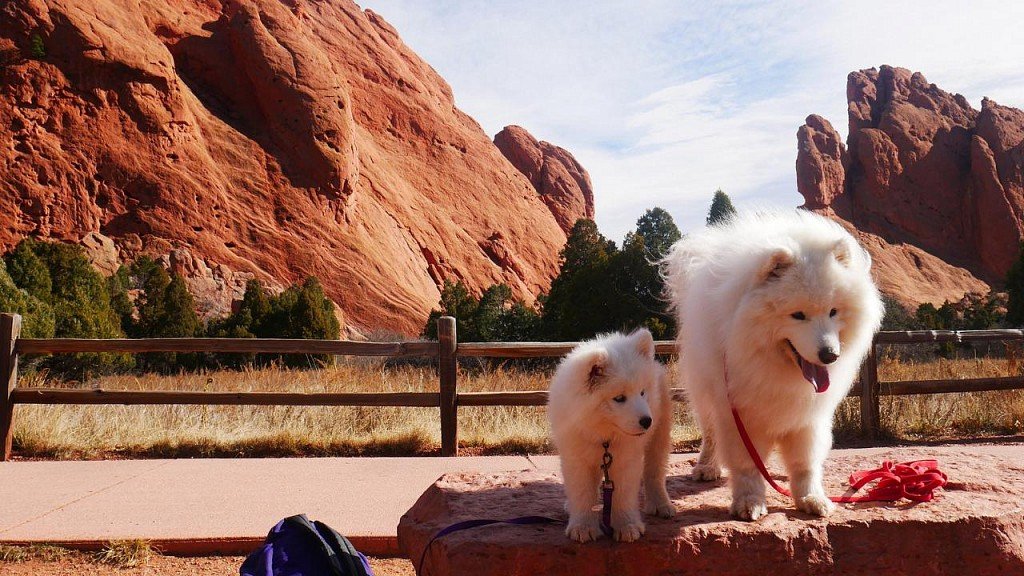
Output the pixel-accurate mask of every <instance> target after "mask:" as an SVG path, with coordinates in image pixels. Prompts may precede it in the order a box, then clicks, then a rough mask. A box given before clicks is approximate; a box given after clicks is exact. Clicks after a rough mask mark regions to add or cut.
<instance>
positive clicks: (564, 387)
mask: <svg viewBox="0 0 1024 576" xmlns="http://www.w3.org/2000/svg"><path fill="white" fill-rule="evenodd" d="M667 380H668V378H667V377H666V374H665V368H664V367H663V366H662V365H661V363H659V362H658V361H657V360H656V359H655V358H654V339H653V338H652V337H651V333H650V332H648V331H647V330H638V331H636V332H634V333H632V334H629V335H624V334H620V333H615V334H608V335H604V336H600V337H598V338H596V339H594V340H590V341H587V342H582V343H580V345H579V346H577V347H576V348H575V349H573V351H572V352H570V353H569V354H568V355H567V356H566V357H565V359H563V360H562V362H561V363H560V364H559V365H558V369H557V370H556V371H555V374H554V376H553V378H552V380H551V388H550V391H549V393H548V394H549V395H548V421H549V422H550V423H551V431H552V438H553V440H554V444H555V447H556V448H557V449H558V454H559V456H560V459H561V465H562V478H563V481H564V483H565V495H566V504H565V508H566V511H567V512H568V513H569V525H568V527H567V528H566V530H565V533H566V535H567V536H569V538H572V539H573V540H576V541H578V542H587V541H589V540H594V539H596V538H598V537H599V536H600V535H601V525H600V512H599V511H597V510H595V509H594V505H595V504H596V503H598V501H599V486H600V484H601V482H602V480H603V476H602V472H601V463H602V458H603V456H604V448H603V446H602V445H603V443H605V442H608V451H609V453H610V454H611V455H612V464H611V466H610V468H609V476H610V479H611V481H612V482H614V483H615V489H614V492H613V494H612V506H611V525H612V529H613V530H614V535H615V539H616V540H619V541H623V542H632V541H634V540H636V539H637V538H639V537H640V536H642V535H643V533H644V530H645V526H644V521H643V517H642V515H641V514H640V488H641V485H642V486H643V491H644V511H645V512H647V513H648V514H656V515H658V516H661V517H662V518H670V517H672V515H674V514H675V508H674V507H673V506H672V502H671V501H670V500H669V497H668V493H667V492H666V491H665V473H666V468H667V465H668V454H669V452H670V450H671V441H670V438H669V433H670V432H671V429H672V403H671V398H670V396H669V390H668V382H667Z"/></svg>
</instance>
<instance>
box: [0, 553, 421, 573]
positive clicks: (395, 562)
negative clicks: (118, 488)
mask: <svg viewBox="0 0 1024 576" xmlns="http://www.w3.org/2000/svg"><path fill="white" fill-rule="evenodd" d="M242 560H244V558H243V557H241V556H216V557H208V558H176V557H174V556H153V557H151V558H149V560H148V563H147V564H146V565H145V566H136V567H133V568H123V567H119V566H111V565H108V564H103V563H99V562H96V561H95V560H93V559H92V557H91V556H89V555H88V554H80V553H71V554H69V555H68V556H67V557H66V558H62V559H59V560H53V561H47V560H39V559H31V560H22V561H17V562H0V574H2V575H3V576H81V575H82V574H90V575H93V576H197V575H202V576H235V575H237V574H238V568H239V566H241V565H242ZM370 566H371V567H372V568H373V571H374V574H375V575H376V576H414V574H415V571H414V570H413V569H412V563H410V562H409V561H408V560H406V559H404V558H370Z"/></svg>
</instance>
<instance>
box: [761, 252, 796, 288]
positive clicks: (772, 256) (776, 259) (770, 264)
mask: <svg viewBox="0 0 1024 576" xmlns="http://www.w3.org/2000/svg"><path fill="white" fill-rule="evenodd" d="M792 265H793V253H792V252H790V251H789V250H788V249H786V248H776V249H775V250H772V251H771V253H769V254H768V258H766V259H765V262H764V265H763V266H762V267H761V277H760V279H761V282H762V283H763V282H768V281H769V280H774V279H776V278H781V277H782V275H783V274H784V273H785V272H786V270H787V269H789V267H790V266H792Z"/></svg>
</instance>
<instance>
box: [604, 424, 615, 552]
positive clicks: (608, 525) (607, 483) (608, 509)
mask: <svg viewBox="0 0 1024 576" xmlns="http://www.w3.org/2000/svg"><path fill="white" fill-rule="evenodd" d="M601 447H602V448H604V456H601V472H602V473H604V480H603V481H602V482H601V532H604V535H605V536H608V537H609V538H611V537H612V534H613V533H614V530H612V492H614V491H615V482H612V479H611V478H610V477H609V476H608V469H609V468H611V467H612V455H611V452H608V442H605V443H603V444H601Z"/></svg>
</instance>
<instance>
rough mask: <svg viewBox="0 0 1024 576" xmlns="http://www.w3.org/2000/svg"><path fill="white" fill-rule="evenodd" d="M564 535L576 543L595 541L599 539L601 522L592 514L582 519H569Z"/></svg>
mask: <svg viewBox="0 0 1024 576" xmlns="http://www.w3.org/2000/svg"><path fill="white" fill-rule="evenodd" d="M565 535H566V536H568V537H569V538H570V539H571V540H575V541H576V542H590V541H591V540H597V539H598V538H600V537H601V521H600V520H599V519H598V518H597V516H596V515H593V514H588V515H586V516H583V517H582V518H569V525H568V526H566V527H565Z"/></svg>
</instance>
